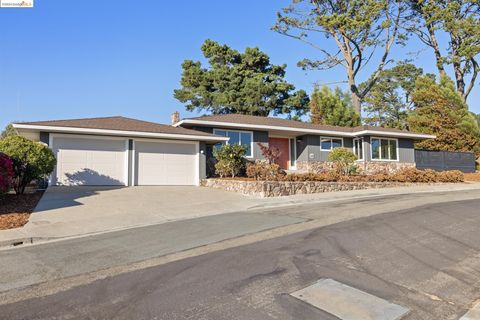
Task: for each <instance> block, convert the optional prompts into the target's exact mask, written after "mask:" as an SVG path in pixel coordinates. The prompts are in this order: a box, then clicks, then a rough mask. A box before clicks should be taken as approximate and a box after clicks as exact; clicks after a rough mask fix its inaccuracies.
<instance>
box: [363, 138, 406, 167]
mask: <svg viewBox="0 0 480 320" xmlns="http://www.w3.org/2000/svg"><path fill="white" fill-rule="evenodd" d="M372 140H380V144H379V150H378V156H379V158H378V159H374V158H373V147H372ZM381 140H389V141H395V143H396V146H397V148H396V153H397V159H383V158H382V142H381ZM388 145H389V148H388V153H389V156H390V142H389V144H388ZM399 151H400V148H399V143H398V138H385V137H370V160H371V161H383V162H399V161H400V152H399Z"/></svg>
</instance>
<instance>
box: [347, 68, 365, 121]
mask: <svg viewBox="0 0 480 320" xmlns="http://www.w3.org/2000/svg"><path fill="white" fill-rule="evenodd" d="M347 61H348V60H347ZM350 63H351V59H350ZM347 75H348V85H349V86H350V92H351V94H352V105H353V109H354V110H355V112H356V113H358V115H359V116H361V115H362V107H361V99H360V93H359V92H358V88H357V85H356V83H355V74H354V72H353V69H351V68H350V69H348V70H347Z"/></svg>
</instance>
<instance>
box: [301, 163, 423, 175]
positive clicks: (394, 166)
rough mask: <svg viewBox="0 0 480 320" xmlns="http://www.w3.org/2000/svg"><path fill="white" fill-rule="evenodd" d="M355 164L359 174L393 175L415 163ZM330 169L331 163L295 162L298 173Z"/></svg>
mask: <svg viewBox="0 0 480 320" xmlns="http://www.w3.org/2000/svg"><path fill="white" fill-rule="evenodd" d="M356 164H357V168H358V173H360V174H375V173H395V172H397V171H398V170H400V169H403V168H415V163H405V162H395V161H358V162H356ZM332 168H333V163H332V162H326V161H297V170H298V171H299V172H313V173H321V172H327V171H329V170H330V169H332Z"/></svg>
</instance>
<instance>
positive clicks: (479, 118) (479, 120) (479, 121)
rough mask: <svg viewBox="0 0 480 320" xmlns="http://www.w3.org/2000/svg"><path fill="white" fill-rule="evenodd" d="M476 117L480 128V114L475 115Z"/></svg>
mask: <svg viewBox="0 0 480 320" xmlns="http://www.w3.org/2000/svg"><path fill="white" fill-rule="evenodd" d="M475 117H476V118H477V123H478V126H479V127H480V113H479V114H477V115H475Z"/></svg>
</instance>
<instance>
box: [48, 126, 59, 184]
mask: <svg viewBox="0 0 480 320" xmlns="http://www.w3.org/2000/svg"><path fill="white" fill-rule="evenodd" d="M48 147H49V148H50V149H51V150H52V152H53V155H54V156H55V160H57V161H58V159H57V155H56V154H55V151H54V149H53V135H52V134H51V133H50V134H49V135H48ZM57 164H58V162H57ZM54 175H55V177H56V176H57V165H55V167H54V168H53V171H52V173H50V175H49V176H48V185H49V186H52V185H55V184H56V181H55V184H53V178H54Z"/></svg>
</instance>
